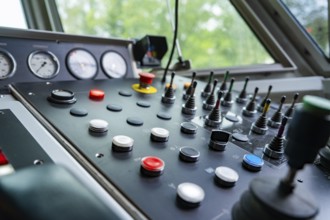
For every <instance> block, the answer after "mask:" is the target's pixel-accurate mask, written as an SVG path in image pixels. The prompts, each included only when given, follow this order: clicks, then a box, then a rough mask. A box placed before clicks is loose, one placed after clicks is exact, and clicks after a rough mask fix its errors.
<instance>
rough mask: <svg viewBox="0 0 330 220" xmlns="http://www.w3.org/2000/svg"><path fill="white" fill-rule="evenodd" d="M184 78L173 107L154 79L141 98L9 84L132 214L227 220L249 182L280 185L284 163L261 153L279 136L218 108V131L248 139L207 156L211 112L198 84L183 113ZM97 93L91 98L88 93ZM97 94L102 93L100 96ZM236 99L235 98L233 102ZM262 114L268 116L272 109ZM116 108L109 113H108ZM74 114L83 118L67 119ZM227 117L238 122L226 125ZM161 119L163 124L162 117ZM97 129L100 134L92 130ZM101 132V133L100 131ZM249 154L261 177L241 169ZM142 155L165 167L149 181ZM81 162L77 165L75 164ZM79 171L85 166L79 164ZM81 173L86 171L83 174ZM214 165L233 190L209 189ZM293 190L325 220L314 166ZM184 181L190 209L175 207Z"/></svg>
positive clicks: (322, 181)
mask: <svg viewBox="0 0 330 220" xmlns="http://www.w3.org/2000/svg"><path fill="white" fill-rule="evenodd" d="M189 81H190V79H186V78H182V77H175V79H174V83H175V84H176V86H177V88H176V91H175V96H176V100H175V102H174V103H173V104H165V103H162V101H161V99H162V95H163V94H164V87H165V84H163V83H161V82H160V81H159V80H158V79H155V80H154V82H153V84H152V86H153V87H154V88H155V89H157V90H158V91H157V92H156V93H154V94H143V93H139V92H136V91H134V90H133V89H132V85H134V84H138V83H139V82H138V80H137V79H127V80H120V79H111V80H93V81H92V80H85V81H63V82H52V83H45V82H37V83H16V84H13V85H12V86H11V87H12V92H13V94H14V96H16V98H18V99H19V100H20V101H22V103H24V104H25V105H26V107H27V108H28V109H30V110H32V112H34V113H35V116H36V117H37V118H38V119H39V120H41V121H44V122H45V123H47V124H48V123H49V124H50V125H51V128H50V129H54V131H56V132H55V133H57V132H58V133H59V134H58V137H57V138H63V139H65V140H67V141H68V143H69V145H70V146H73V147H74V148H75V149H76V150H77V151H78V152H80V154H81V157H83V158H85V159H86V160H87V161H88V163H89V164H88V166H89V165H92V166H93V167H94V168H96V170H97V171H98V172H99V173H97V174H94V175H95V177H96V178H97V176H98V175H102V176H104V177H105V179H104V180H102V179H100V178H97V179H100V180H99V181H100V182H101V184H102V185H105V184H103V183H102V181H106V182H109V183H111V184H113V185H114V186H115V188H116V189H117V190H118V191H119V192H120V193H122V194H123V195H124V197H126V198H127V199H128V200H129V201H130V202H131V203H132V204H133V205H134V206H135V207H137V209H138V210H139V211H140V212H141V213H143V214H144V215H145V216H146V217H148V218H150V219H231V209H232V206H233V204H234V203H235V202H237V201H238V200H239V199H240V196H241V194H242V193H243V192H244V191H245V190H247V189H248V187H249V183H250V181H251V180H252V179H254V178H256V177H259V176H271V177H276V178H282V177H283V176H284V175H285V174H286V172H287V166H286V163H285V162H286V160H285V158H282V159H279V160H275V159H270V158H268V157H267V156H265V155H263V148H264V147H265V145H266V144H268V143H269V142H270V140H271V139H272V138H273V137H274V136H275V135H276V134H277V131H278V130H277V129H275V128H270V127H269V128H268V130H267V132H266V134H264V135H260V134H255V133H254V132H251V130H250V128H251V125H252V123H254V122H255V121H256V120H257V118H258V117H259V116H260V114H261V113H259V112H258V113H257V114H256V115H254V116H253V117H246V116H244V115H242V108H243V107H244V106H245V105H244V104H238V103H236V102H234V103H233V105H232V106H231V107H224V106H221V107H220V109H221V114H222V116H223V119H222V122H221V124H220V129H222V130H225V131H228V132H230V133H231V134H233V133H239V134H241V135H244V136H246V138H247V139H248V140H247V141H246V142H242V141H239V140H237V139H234V138H233V137H231V138H230V140H229V142H228V144H227V145H226V147H225V150H224V151H216V150H213V149H210V147H209V141H210V136H211V133H212V130H213V129H214V128H210V127H207V126H205V125H204V122H205V116H207V115H208V114H209V112H210V111H209V110H204V109H203V108H202V105H203V101H204V100H205V98H202V97H201V94H200V91H201V90H202V89H203V88H204V86H205V84H204V83H202V82H198V84H197V88H196V92H195V104H196V107H197V111H196V114H195V115H186V114H184V113H182V105H183V104H184V103H185V102H186V101H185V100H183V99H182V95H183V93H184V89H183V84H184V83H186V82H189ZM54 91H66V92H71V93H70V94H72V95H73V96H74V99H75V101H74V102H72V103H70V104H69V103H55V102H52V101H50V99H49V97H50V96H51V94H52V92H54ZM92 91H94V92H95V91H96V93H95V94H94V95H96V96H93V97H92V98H91V96H90V95H91V92H92ZM99 91H103V92H104V97H103V96H98V94H99ZM236 95H237V93H236V92H235V93H234V94H233V97H235V96H236ZM273 106H274V107H273V108H271V110H270V111H269V112H268V117H270V116H271V115H272V114H273V113H274V111H275V109H276V106H275V105H273ZM114 107H115V108H114ZM72 109H75V110H80V111H81V112H83V114H80V115H79V114H78V115H79V116H77V114H73V113H72ZM227 115H231V116H234V117H235V118H236V119H237V120H236V122H233V121H232V120H228V119H227V118H230V117H226V116H227ZM163 116H166V117H163ZM94 119H98V120H99V121H102V122H103V123H104V122H106V123H107V126H106V128H104V127H102V129H103V130H102V132H93V131H91V129H90V123H91V122H92V120H94ZM184 122H188V123H191V124H192V125H195V126H196V128H197V130H196V133H195V134H189V133H185V132H183V131H182V123H184ZM95 128H97V129H100V127H98V126H97V125H96V126H95ZM153 128H163V129H166V130H167V131H169V137H168V140H167V141H165V142H160V141H154V140H153V139H152V138H151V130H152V129H153ZM99 131H100V130H99ZM117 135H125V136H128V137H130V138H131V139H133V140H134V144H133V147H132V150H131V151H127V152H117V151H114V150H113V147H112V141H113V137H115V136H117ZM185 146H187V147H192V148H194V149H195V150H197V151H198V152H199V153H200V156H199V159H198V160H197V161H196V162H186V161H184V160H182V159H180V157H179V153H180V148H182V147H185ZM246 154H254V155H257V156H259V157H260V158H262V159H263V160H264V165H263V167H262V168H261V170H260V171H257V172H252V171H250V170H248V169H246V168H245V167H244V166H242V160H243V157H244V155H246ZM146 156H156V157H158V158H160V159H162V160H163V161H164V163H165V166H164V169H163V170H162V172H161V173H160V175H157V176H153V177H151V176H147V175H145V174H143V172H141V160H142V159H143V158H145V157H146ZM77 160H79V158H77ZM83 166H84V164H83ZM88 166H87V167H88ZM219 166H225V167H229V168H231V169H233V170H235V171H236V172H237V173H238V175H239V179H238V181H237V182H236V184H235V186H233V187H222V186H219V185H218V184H217V183H216V182H215V170H216V168H217V167H219ZM298 178H299V179H298V180H297V187H298V188H299V190H300V192H302V193H309V194H311V196H312V197H313V198H315V199H316V200H317V201H318V204H319V205H320V213H319V215H318V216H317V219H327V217H328V216H329V215H330V210H329V209H328V204H329V201H330V199H329V196H328V192H329V191H330V184H329V176H328V175H327V174H326V173H325V172H324V171H323V170H321V169H319V168H318V167H317V166H315V165H309V166H306V167H305V169H304V170H303V171H301V172H300V173H299V174H298ZM184 182H190V183H194V184H197V185H198V186H200V187H201V188H202V189H203V190H204V192H205V198H204V199H203V201H201V203H200V205H199V206H197V207H194V208H187V207H185V206H182V204H180V203H179V202H178V201H177V187H178V185H179V184H181V183H184Z"/></svg>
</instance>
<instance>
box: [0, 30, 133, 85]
mask: <svg viewBox="0 0 330 220" xmlns="http://www.w3.org/2000/svg"><path fill="white" fill-rule="evenodd" d="M131 43H132V42H131V41H130V40H125V39H108V38H96V37H89V36H75V35H66V34H62V33H61V34H60V33H52V32H37V31H31V30H21V29H7V28H0V86H5V85H6V84H9V83H13V82H33V81H40V80H47V81H51V80H54V81H62V80H75V79H76V80H86V79H106V78H133V77H135V75H134V72H133V61H132V59H131V57H132V56H131V53H130V50H129V48H130V45H131Z"/></svg>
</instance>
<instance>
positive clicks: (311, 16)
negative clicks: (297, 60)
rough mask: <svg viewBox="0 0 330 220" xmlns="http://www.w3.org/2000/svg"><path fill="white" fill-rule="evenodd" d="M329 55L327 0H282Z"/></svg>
mask: <svg viewBox="0 0 330 220" xmlns="http://www.w3.org/2000/svg"><path fill="white" fill-rule="evenodd" d="M282 1H283V3H285V5H286V6H287V7H288V9H289V10H290V11H291V13H292V14H293V15H294V16H295V17H296V19H297V20H298V21H299V23H300V24H301V25H302V26H303V27H304V28H305V30H306V32H307V33H308V34H309V35H310V36H311V37H312V38H313V39H314V41H316V43H317V44H318V46H319V47H320V48H321V49H322V50H323V52H324V53H325V54H326V55H327V56H328V57H329V28H328V0H282Z"/></svg>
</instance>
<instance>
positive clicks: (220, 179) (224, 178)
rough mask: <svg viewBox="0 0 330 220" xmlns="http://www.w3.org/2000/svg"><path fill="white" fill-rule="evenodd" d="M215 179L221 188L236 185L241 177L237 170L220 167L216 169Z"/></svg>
mask: <svg viewBox="0 0 330 220" xmlns="http://www.w3.org/2000/svg"><path fill="white" fill-rule="evenodd" d="M215 178H216V182H217V183H219V184H220V185H221V186H227V187H230V186H233V185H235V183H236V182H237V180H238V178H239V176H238V173H237V172H236V171H235V170H233V169H231V168H229V167H224V166H220V167H217V168H216V169H215Z"/></svg>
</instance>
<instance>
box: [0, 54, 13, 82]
mask: <svg viewBox="0 0 330 220" xmlns="http://www.w3.org/2000/svg"><path fill="white" fill-rule="evenodd" d="M15 71H16V62H15V60H14V58H13V56H12V55H10V53H8V52H7V51H4V50H0V80H2V79H7V78H9V77H11V76H13V75H14V73H15Z"/></svg>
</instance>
